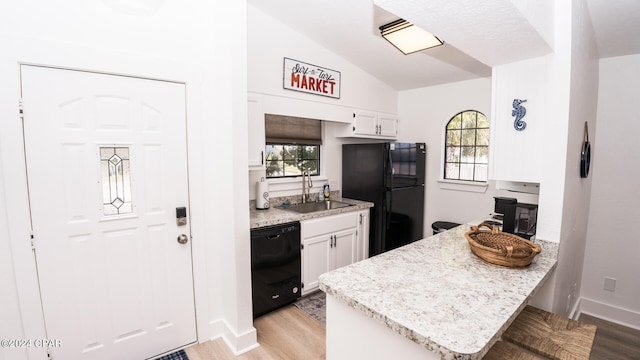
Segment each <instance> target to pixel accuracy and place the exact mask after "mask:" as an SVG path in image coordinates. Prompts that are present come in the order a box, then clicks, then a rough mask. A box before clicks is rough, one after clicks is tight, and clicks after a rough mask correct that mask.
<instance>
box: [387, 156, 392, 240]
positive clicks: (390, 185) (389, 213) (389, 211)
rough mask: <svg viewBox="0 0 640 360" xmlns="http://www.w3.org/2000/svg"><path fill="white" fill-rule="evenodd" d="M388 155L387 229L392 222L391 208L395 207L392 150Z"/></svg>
mask: <svg viewBox="0 0 640 360" xmlns="http://www.w3.org/2000/svg"><path fill="white" fill-rule="evenodd" d="M387 155H388V157H389V160H388V161H389V163H388V164H389V169H388V172H389V188H388V189H387V191H385V197H387V198H388V199H387V200H386V203H387V209H386V210H387V211H386V216H387V224H386V227H387V230H389V223H390V222H391V209H393V194H392V193H391V192H392V191H393V157H392V156H391V150H389V151H388V152H387Z"/></svg>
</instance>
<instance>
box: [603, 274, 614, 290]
mask: <svg viewBox="0 0 640 360" xmlns="http://www.w3.org/2000/svg"><path fill="white" fill-rule="evenodd" d="M604 289H605V290H607V291H611V292H614V291H616V279H614V278H610V277H606V278H604Z"/></svg>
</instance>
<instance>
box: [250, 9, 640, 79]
mask: <svg viewBox="0 0 640 360" xmlns="http://www.w3.org/2000/svg"><path fill="white" fill-rule="evenodd" d="M549 1H554V0H543V1H528V0H494V1H475V2H471V3H470V2H469V1H468V0H429V1H424V0H316V1H314V2H313V3H312V6H311V7H310V5H309V3H306V4H307V5H306V6H307V7H306V8H301V2H300V1H299V0H248V2H249V4H250V6H254V7H256V8H258V9H260V10H261V11H263V12H265V13H267V14H269V15H270V16H272V17H274V18H276V19H278V20H279V21H281V22H282V23H284V24H285V25H288V26H290V27H291V28H293V29H295V30H296V31H298V32H299V33H301V34H303V35H305V36H307V37H309V38H310V39H312V40H313V41H315V42H317V43H318V44H320V45H321V46H323V47H325V48H327V49H329V50H330V51H332V52H334V53H336V54H339V55H340V56H342V57H343V58H345V59H346V60H348V61H350V62H352V63H353V64H355V65H356V66H358V67H360V68H362V69H363V70H364V71H367V72H368V73H370V74H371V75H373V76H375V77H377V78H378V79H380V80H381V81H383V82H385V83H386V84H388V85H389V86H391V87H393V88H394V89H396V90H406V89H412V88H419V87H425V86H432V85H437V84H442V83H448V82H456V81H462V80H468V79H473V78H477V77H486V76H490V75H491V67H492V66H496V65H500V64H504V63H509V62H513V61H518V60H522V59H526V58H530V57H535V56H542V55H545V54H548V53H551V52H552V51H553V34H551V33H548V32H549V30H547V29H550V28H553V27H552V22H553V14H552V13H548V10H547V9H548V8H550V6H549V3H548V2H549ZM586 4H587V7H588V10H589V13H590V17H591V21H592V24H593V29H594V34H595V39H596V42H597V47H598V52H599V54H600V57H611V56H620V55H629V54H637V53H640V25H639V24H640V1H638V0H586ZM300 14H304V16H300ZM398 18H404V19H406V20H409V21H411V22H413V23H414V24H416V25H418V26H420V27H422V28H424V29H426V30H428V31H431V32H433V33H434V34H435V35H437V36H438V37H439V38H440V39H442V40H444V41H445V44H444V45H443V46H440V47H436V48H432V49H428V50H424V51H421V52H418V53H414V54H410V55H403V54H402V53H401V52H400V51H398V50H397V49H395V48H394V47H393V46H391V45H390V44H389V43H387V42H386V41H385V40H384V39H382V37H380V31H379V29H378V28H379V27H380V26H381V25H384V24H386V23H389V22H391V21H393V20H396V19H398Z"/></svg>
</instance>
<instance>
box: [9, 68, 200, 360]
mask: <svg viewBox="0 0 640 360" xmlns="http://www.w3.org/2000/svg"><path fill="white" fill-rule="evenodd" d="M21 76H22V98H23V107H24V141H25V153H26V165H27V180H28V185H29V201H30V208H31V218H32V228H33V239H34V240H33V242H34V246H35V258H36V262H37V268H38V277H39V283H40V291H41V296H42V306H43V311H44V316H45V326H46V331H47V337H48V338H49V339H50V340H52V341H57V342H58V343H57V344H56V343H55V342H54V343H53V344H54V346H53V347H52V348H51V349H50V351H51V353H52V355H53V358H54V359H69V360H75V359H92V360H93V359H105V360H112V359H145V358H149V357H152V356H154V355H158V354H161V353H164V352H167V351H170V350H172V349H175V348H178V347H181V346H184V345H186V344H189V343H193V342H195V341H196V330H195V310H194V295H193V279H192V266H191V241H190V231H189V225H188V224H187V225H182V226H178V225H177V223H176V208H178V207H186V208H187V209H188V201H189V199H188V185H187V184H188V179H187V153H186V118H185V106H186V105H185V86H184V84H179V83H172V82H165V81H155V80H148V79H140V78H133V77H125V76H115V75H105V74H98V73H89V72H82V71H72V70H61V69H52V68H45V67H36V66H22V67H21ZM183 234H184V235H185V236H184V237H182V238H181V240H183V239H184V240H187V242H186V243H181V242H184V241H181V242H178V237H179V236H180V235H183ZM56 345H59V346H56Z"/></svg>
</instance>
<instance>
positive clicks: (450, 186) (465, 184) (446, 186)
mask: <svg viewBox="0 0 640 360" xmlns="http://www.w3.org/2000/svg"><path fill="white" fill-rule="evenodd" d="M466 111H476V112H479V113H481V114H483V115H484V113H483V112H482V111H479V110H473V109H467V110H462V111H458V112H456V113H455V114H454V115H453V116H451V117H450V118H449V119H448V120H446V121H445V122H444V125H443V126H442V131H441V132H440V140H441V141H440V144H441V146H440V172H439V175H438V186H439V187H440V189H443V190H456V191H467V192H474V193H484V192H486V191H487V189H488V188H489V179H488V176H489V173H490V171H489V168H490V166H491V164H490V161H491V157H489V159H488V161H489V163H487V180H486V181H478V180H457V179H445V177H444V173H445V166H446V161H445V159H446V154H447V126H448V125H449V122H450V121H451V120H452V119H453V118H454V117H456V115H458V114H460V113H463V112H466ZM485 117H487V116H486V115H485ZM487 120H489V119H488V117H487ZM489 129H491V122H490V121H489ZM490 146H491V144H489V147H490Z"/></svg>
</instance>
